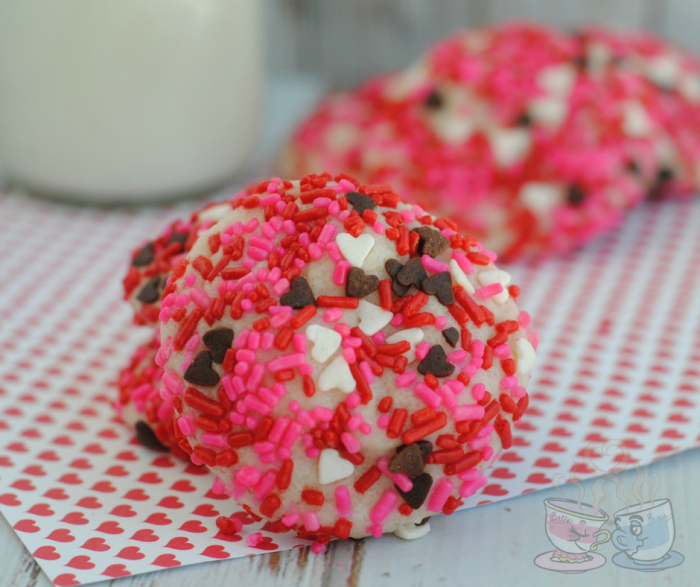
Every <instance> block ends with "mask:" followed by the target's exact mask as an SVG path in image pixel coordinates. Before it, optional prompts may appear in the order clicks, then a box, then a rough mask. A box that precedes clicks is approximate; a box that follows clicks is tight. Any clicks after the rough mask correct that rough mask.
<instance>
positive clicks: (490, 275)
mask: <svg viewBox="0 0 700 587" xmlns="http://www.w3.org/2000/svg"><path fill="white" fill-rule="evenodd" d="M478 279H479V283H480V284H481V285H483V286H484V287H486V286H487V285H493V284H494V283H500V284H501V285H502V286H503V291H502V292H501V293H497V294H496V295H495V296H491V299H492V300H493V301H494V302H496V303H497V304H505V303H506V302H507V301H508V298H509V297H510V295H509V294H508V289H507V287H508V284H509V283H510V273H508V272H507V271H501V270H500V269H492V270H490V271H482V272H481V273H479V277H478Z"/></svg>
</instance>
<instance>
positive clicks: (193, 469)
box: [185, 464, 209, 475]
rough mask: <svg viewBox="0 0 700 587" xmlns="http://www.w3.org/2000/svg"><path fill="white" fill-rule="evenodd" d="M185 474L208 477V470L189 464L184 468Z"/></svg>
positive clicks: (201, 466)
mask: <svg viewBox="0 0 700 587" xmlns="http://www.w3.org/2000/svg"><path fill="white" fill-rule="evenodd" d="M185 473H187V474H189V475H208V474H209V469H207V468H206V467H205V466H203V465H199V466H198V465H193V464H189V465H187V466H186V467H185Z"/></svg>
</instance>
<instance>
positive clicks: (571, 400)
mask: <svg viewBox="0 0 700 587" xmlns="http://www.w3.org/2000/svg"><path fill="white" fill-rule="evenodd" d="M564 405H565V406H573V407H579V408H580V407H581V406H583V402H582V401H581V400H580V399H578V398H575V397H570V398H569V399H567V400H566V401H565V402H564Z"/></svg>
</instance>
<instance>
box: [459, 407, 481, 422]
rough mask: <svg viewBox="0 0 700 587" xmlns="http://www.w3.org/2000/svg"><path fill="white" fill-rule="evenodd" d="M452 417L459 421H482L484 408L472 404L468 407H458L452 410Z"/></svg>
mask: <svg viewBox="0 0 700 587" xmlns="http://www.w3.org/2000/svg"><path fill="white" fill-rule="evenodd" d="M452 417H453V418H454V419H455V420H456V421H457V422H461V421H462V420H481V418H483V417H484V406H480V405H478V404H471V405H468V406H457V407H456V408H455V409H454V410H452Z"/></svg>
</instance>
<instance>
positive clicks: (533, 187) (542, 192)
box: [518, 181, 562, 216]
mask: <svg viewBox="0 0 700 587" xmlns="http://www.w3.org/2000/svg"><path fill="white" fill-rule="evenodd" d="M518 197H519V198H520V201H521V202H522V203H523V204H524V205H525V206H526V207H527V208H529V209H530V210H532V211H533V212H534V213H535V214H537V215H538V216H549V214H550V213H551V210H552V208H553V207H554V206H556V205H557V204H559V203H560V202H561V201H562V191H561V188H560V187H559V186H556V185H553V184H550V183H544V182H540V181H531V182H528V183H526V184H525V185H524V186H523V187H521V188H520V192H518Z"/></svg>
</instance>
